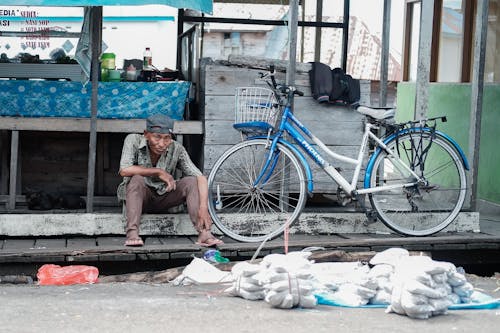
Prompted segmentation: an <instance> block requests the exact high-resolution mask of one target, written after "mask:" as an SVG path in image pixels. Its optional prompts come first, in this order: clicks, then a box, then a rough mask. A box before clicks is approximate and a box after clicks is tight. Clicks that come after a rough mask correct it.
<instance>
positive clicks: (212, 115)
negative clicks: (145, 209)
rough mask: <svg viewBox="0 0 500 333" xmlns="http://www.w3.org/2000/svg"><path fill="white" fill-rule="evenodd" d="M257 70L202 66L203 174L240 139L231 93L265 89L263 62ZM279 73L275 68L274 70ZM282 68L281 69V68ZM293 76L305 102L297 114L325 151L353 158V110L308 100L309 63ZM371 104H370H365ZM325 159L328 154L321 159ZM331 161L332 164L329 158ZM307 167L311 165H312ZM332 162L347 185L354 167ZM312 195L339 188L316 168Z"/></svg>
mask: <svg viewBox="0 0 500 333" xmlns="http://www.w3.org/2000/svg"><path fill="white" fill-rule="evenodd" d="M258 66H259V67H261V69H256V68H250V67H255V64H252V65H251V66H250V67H248V66H244V65H243V64H242V63H241V61H240V62H238V61H236V62H235V61H233V62H231V63H230V62H224V63H221V62H218V63H214V62H210V61H207V62H205V64H203V65H202V66H201V87H200V90H201V96H202V98H204V100H202V101H201V105H202V110H201V114H202V117H203V120H204V124H205V144H204V160H203V168H204V173H205V174H207V175H208V174H209V172H210V170H211V168H212V166H213V165H214V163H215V162H216V160H217V159H218V157H219V156H220V155H221V154H222V153H223V152H224V151H225V150H226V149H228V148H229V147H230V146H231V145H233V144H235V143H237V142H239V141H240V140H241V136H240V133H239V132H238V131H236V130H235V129H233V127H232V124H233V121H234V91H235V88H236V87H243V86H265V83H264V82H262V81H261V80H260V79H258V78H259V72H265V69H264V68H266V67H267V66H266V63H260V65H258ZM277 67H278V68H279V66H277ZM282 68H283V69H284V68H285V67H284V66H282ZM297 68H298V69H297V73H296V85H297V88H298V89H299V90H301V91H303V92H304V96H303V97H296V99H295V115H296V116H297V117H298V118H299V119H300V120H301V121H302V123H304V124H305V125H306V126H307V127H308V128H309V129H310V130H311V131H312V132H313V133H314V134H315V135H316V136H317V137H318V138H320V139H321V140H322V141H323V142H324V143H325V144H326V145H327V146H328V147H329V148H333V149H334V150H335V151H336V152H338V153H341V154H344V155H346V156H349V157H352V158H356V157H357V154H358V149H359V145H358V144H359V142H360V141H361V137H362V134H363V133H362V132H363V126H364V117H363V116H362V115H361V114H359V113H357V112H356V111H354V110H352V109H350V108H348V107H342V106H333V105H324V104H319V103H317V102H316V101H315V100H314V99H313V98H312V96H311V88H310V84H309V74H308V70H309V68H310V65H309V64H298V65H297ZM277 80H278V82H284V80H285V73H284V72H278V74H277ZM361 94H362V96H361V102H362V103H363V104H367V102H369V99H370V83H369V82H368V81H363V82H362V83H361ZM368 104H369V103H368ZM325 156H326V155H325ZM330 160H331V159H330ZM309 161H310V162H311V166H313V162H312V161H311V160H309ZM331 163H332V164H333V165H334V166H336V167H340V168H341V169H342V172H341V173H342V174H343V175H344V176H345V177H346V178H347V179H348V180H349V181H350V180H351V178H352V173H353V169H354V167H353V166H352V165H348V164H346V163H343V162H339V161H333V160H331ZM313 173H314V180H315V191H314V193H335V192H336V190H337V185H336V184H335V183H334V182H333V181H330V178H329V177H328V176H327V175H326V174H325V173H324V172H323V171H322V170H320V169H319V168H318V167H316V166H315V167H314V170H313Z"/></svg>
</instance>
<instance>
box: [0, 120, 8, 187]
mask: <svg viewBox="0 0 500 333" xmlns="http://www.w3.org/2000/svg"><path fill="white" fill-rule="evenodd" d="M7 147H8V132H7V131H3V130H0V164H1V166H0V168H1V170H0V174H1V175H2V178H1V180H0V194H7V193H8V191H9V181H8V174H9V155H8V153H9V149H8V148H7Z"/></svg>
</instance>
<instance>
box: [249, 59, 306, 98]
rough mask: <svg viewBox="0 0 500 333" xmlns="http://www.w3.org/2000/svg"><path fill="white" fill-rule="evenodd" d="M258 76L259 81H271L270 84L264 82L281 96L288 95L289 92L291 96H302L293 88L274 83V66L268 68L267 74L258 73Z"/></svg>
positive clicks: (302, 94)
mask: <svg viewBox="0 0 500 333" xmlns="http://www.w3.org/2000/svg"><path fill="white" fill-rule="evenodd" d="M259 74H260V78H261V79H267V78H268V77H269V78H270V79H271V83H270V82H269V81H266V82H267V84H268V85H269V87H270V88H272V89H273V90H275V91H277V92H279V93H281V94H282V95H288V94H289V93H290V92H293V95H298V96H304V93H303V92H302V91H300V90H297V88H296V87H295V86H291V85H290V86H287V85H280V84H278V83H277V82H276V78H275V74H276V71H275V67H274V65H270V66H269V71H268V73H259Z"/></svg>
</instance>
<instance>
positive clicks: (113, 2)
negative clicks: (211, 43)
mask: <svg viewBox="0 0 500 333" xmlns="http://www.w3.org/2000/svg"><path fill="white" fill-rule="evenodd" d="M142 5H167V6H171V7H176V8H189V9H194V10H198V11H200V12H204V13H207V14H212V7H213V4H212V0H2V6H53V7H65V6H73V7H87V6H142Z"/></svg>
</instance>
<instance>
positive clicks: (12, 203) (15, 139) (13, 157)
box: [8, 131, 19, 210]
mask: <svg viewBox="0 0 500 333" xmlns="http://www.w3.org/2000/svg"><path fill="white" fill-rule="evenodd" d="M18 157H19V131H12V134H11V143H10V172H9V175H10V177H9V202H8V209H11V210H13V209H15V208H16V190H17V159H18Z"/></svg>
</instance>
